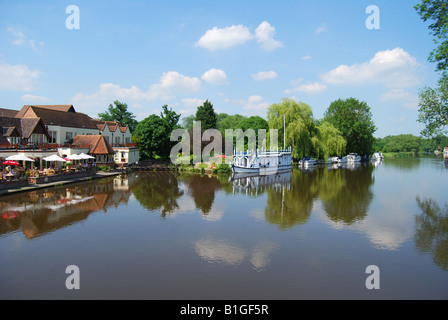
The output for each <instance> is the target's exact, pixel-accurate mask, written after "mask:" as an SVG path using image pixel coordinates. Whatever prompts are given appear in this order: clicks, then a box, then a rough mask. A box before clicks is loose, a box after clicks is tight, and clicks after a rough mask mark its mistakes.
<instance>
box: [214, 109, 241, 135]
mask: <svg viewBox="0 0 448 320" xmlns="http://www.w3.org/2000/svg"><path fill="white" fill-rule="evenodd" d="M245 119H246V117H245V116H242V115H240V114H234V115H228V114H227V113H219V114H218V116H217V129H218V130H219V131H220V132H221V134H223V135H224V134H225V130H226V129H242V128H241V123H242V122H243V121H244V120H245Z"/></svg>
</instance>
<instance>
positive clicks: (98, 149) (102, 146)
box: [73, 135, 115, 155]
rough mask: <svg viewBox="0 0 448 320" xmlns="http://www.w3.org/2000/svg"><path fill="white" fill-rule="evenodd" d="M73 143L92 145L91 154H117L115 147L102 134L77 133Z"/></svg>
mask: <svg viewBox="0 0 448 320" xmlns="http://www.w3.org/2000/svg"><path fill="white" fill-rule="evenodd" d="M73 144H74V145H76V144H79V145H90V150H89V154H91V155H97V154H115V151H114V149H112V147H111V146H110V144H109V143H108V142H107V141H106V139H104V136H102V135H77V136H76V137H74V138H73Z"/></svg>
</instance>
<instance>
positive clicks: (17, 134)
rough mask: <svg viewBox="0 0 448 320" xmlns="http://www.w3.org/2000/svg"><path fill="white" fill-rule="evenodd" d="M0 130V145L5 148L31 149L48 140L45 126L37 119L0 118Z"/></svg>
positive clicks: (48, 136)
mask: <svg viewBox="0 0 448 320" xmlns="http://www.w3.org/2000/svg"><path fill="white" fill-rule="evenodd" d="M3 110H4V109H3ZM9 115H12V113H10V114H9ZM0 130H1V131H0V132H1V133H2V134H1V136H0V145H1V146H2V147H6V148H8V147H12V148H16V149H17V148H33V147H34V146H36V145H38V144H41V143H43V142H46V141H48V139H49V138H50V135H49V132H48V130H47V128H46V127H45V124H44V123H43V121H42V119H41V118H39V117H36V118H23V119H22V118H16V117H10V116H0Z"/></svg>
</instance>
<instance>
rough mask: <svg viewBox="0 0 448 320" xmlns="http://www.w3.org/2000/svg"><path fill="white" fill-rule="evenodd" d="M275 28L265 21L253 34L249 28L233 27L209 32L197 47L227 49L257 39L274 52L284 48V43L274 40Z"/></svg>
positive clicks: (265, 47) (264, 47)
mask: <svg viewBox="0 0 448 320" xmlns="http://www.w3.org/2000/svg"><path fill="white" fill-rule="evenodd" d="M274 34H275V28H274V27H273V26H271V25H270V24H269V22H267V21H263V22H262V23H260V25H259V26H258V27H257V29H255V34H252V33H251V31H250V30H249V28H248V27H246V26H243V25H241V24H240V25H232V26H230V27H225V28H218V27H214V28H213V29H210V30H207V31H206V32H205V34H204V35H203V36H202V37H201V38H200V39H199V41H198V42H197V43H196V45H197V46H200V47H204V48H206V49H209V50H212V51H213V50H219V49H227V48H230V47H233V46H237V45H241V44H244V43H246V42H247V41H250V40H252V39H257V41H258V42H259V43H260V44H261V46H262V48H263V49H265V50H274V49H276V48H279V47H283V43H282V42H280V41H278V40H275V39H274Z"/></svg>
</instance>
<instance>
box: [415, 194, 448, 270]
mask: <svg viewBox="0 0 448 320" xmlns="http://www.w3.org/2000/svg"><path fill="white" fill-rule="evenodd" d="M416 200H417V204H418V207H419V208H420V210H421V213H420V214H419V215H417V216H416V217H415V236H414V241H415V247H416V248H417V250H418V251H420V252H422V253H430V254H432V255H433V260H434V263H435V264H436V265H438V266H439V267H440V268H441V269H443V270H448V204H446V205H445V207H444V208H440V206H439V204H438V203H437V202H436V201H434V200H433V199H431V198H426V199H421V198H420V197H417V198H416Z"/></svg>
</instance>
